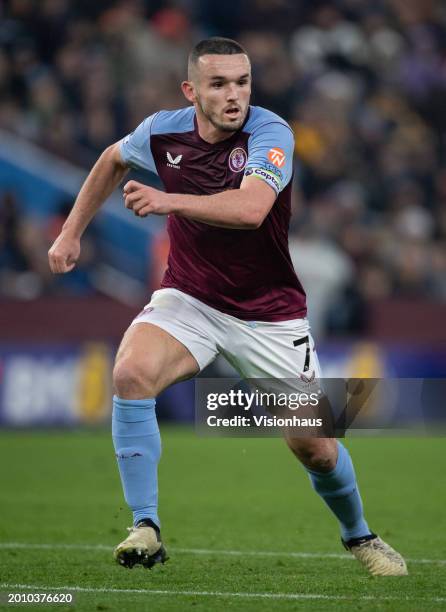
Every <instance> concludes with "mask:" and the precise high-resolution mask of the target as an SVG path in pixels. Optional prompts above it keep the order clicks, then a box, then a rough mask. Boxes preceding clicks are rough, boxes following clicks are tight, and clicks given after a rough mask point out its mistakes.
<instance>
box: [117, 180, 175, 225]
mask: <svg viewBox="0 0 446 612" xmlns="http://www.w3.org/2000/svg"><path fill="white" fill-rule="evenodd" d="M123 195H124V202H125V207H126V208H128V209H130V210H133V212H134V213H135V215H136V216H137V217H147V215H168V214H169V213H170V212H172V207H171V203H170V198H169V195H168V194H167V193H164V191H159V190H158V189H154V188H153V187H147V185H143V184H142V183H138V182H137V181H128V183H126V184H125V185H124V193H123Z"/></svg>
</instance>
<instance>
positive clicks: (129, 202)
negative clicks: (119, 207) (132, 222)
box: [124, 191, 142, 209]
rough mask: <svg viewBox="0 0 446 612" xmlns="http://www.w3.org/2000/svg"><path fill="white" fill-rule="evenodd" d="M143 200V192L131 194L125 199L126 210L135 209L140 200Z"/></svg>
mask: <svg viewBox="0 0 446 612" xmlns="http://www.w3.org/2000/svg"><path fill="white" fill-rule="evenodd" d="M141 198H142V192H140V191H137V192H133V193H129V194H127V195H126V196H125V198H124V203H125V207H126V208H130V209H133V207H134V205H135V203H136V202H138V200H140V199H141Z"/></svg>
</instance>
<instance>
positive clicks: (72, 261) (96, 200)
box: [48, 143, 128, 274]
mask: <svg viewBox="0 0 446 612" xmlns="http://www.w3.org/2000/svg"><path fill="white" fill-rule="evenodd" d="M127 172H128V167H127V165H126V164H125V163H124V161H123V160H122V157H121V154H120V150H119V143H115V144H113V145H111V146H110V147H108V148H107V149H105V151H104V152H103V153H102V155H101V156H100V157H99V159H98V161H97V162H96V163H95V165H94V166H93V168H92V170H91V172H90V173H89V175H88V176H87V178H86V180H85V182H84V184H83V185H82V188H81V190H80V192H79V195H78V196H77V198H76V201H75V203H74V206H73V208H72V210H71V212H70V214H69V215H68V218H67V220H66V221H65V223H64V225H63V228H62V231H61V233H60V234H59V236H58V237H57V239H56V240H55V242H54V244H53V245H52V247H51V248H50V250H49V251H48V259H49V264H50V268H51V271H52V272H54V273H59V274H62V273H64V272H70V270H72V269H73V268H74V266H75V265H76V261H77V260H78V258H79V255H80V239H81V236H82V234H83V232H84V231H85V228H86V227H87V225H88V224H89V223H90V221H91V220H92V218H93V217H94V215H95V214H96V212H97V211H98V210H99V208H100V207H101V206H102V204H103V203H104V202H105V200H106V199H107V198H108V196H109V195H110V194H111V193H112V192H113V190H114V189H116V187H117V186H118V185H119V183H120V182H121V181H122V179H123V178H124V177H125V175H126V174H127Z"/></svg>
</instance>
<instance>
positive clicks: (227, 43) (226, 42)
mask: <svg viewBox="0 0 446 612" xmlns="http://www.w3.org/2000/svg"><path fill="white" fill-rule="evenodd" d="M238 53H244V54H245V55H248V54H247V53H246V51H245V49H244V48H243V47H242V45H240V44H239V43H238V42H236V41H235V40H232V38H223V37H222V36H212V38H206V40H201V41H200V42H199V43H197V44H196V45H195V47H194V48H193V49H192V51H191V52H190V53H189V66H191V64H196V63H197V61H198V58H200V57H201V56H202V55H236V54H238Z"/></svg>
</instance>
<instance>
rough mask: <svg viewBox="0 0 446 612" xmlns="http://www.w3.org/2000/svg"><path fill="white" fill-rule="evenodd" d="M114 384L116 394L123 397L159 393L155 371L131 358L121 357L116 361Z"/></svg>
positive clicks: (132, 397)
mask: <svg viewBox="0 0 446 612" xmlns="http://www.w3.org/2000/svg"><path fill="white" fill-rule="evenodd" d="M113 386H114V389H115V393H116V395H118V396H119V397H121V398H123V399H135V398H142V397H155V396H156V395H157V388H156V376H155V375H154V372H152V370H151V368H149V367H146V368H143V367H141V365H140V364H138V363H135V362H134V361H132V360H131V359H121V360H118V361H117V362H116V364H115V367H114V369H113Z"/></svg>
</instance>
